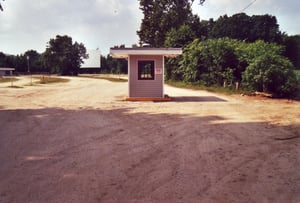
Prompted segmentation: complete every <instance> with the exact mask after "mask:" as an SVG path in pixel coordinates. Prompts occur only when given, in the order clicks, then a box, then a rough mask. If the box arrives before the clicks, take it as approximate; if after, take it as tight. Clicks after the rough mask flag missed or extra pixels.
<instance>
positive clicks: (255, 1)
mask: <svg viewBox="0 0 300 203" xmlns="http://www.w3.org/2000/svg"><path fill="white" fill-rule="evenodd" d="M256 1H257V0H254V1H252V2H251V3H250V4H249V5H247V6H246V7H245V8H244V9H242V10H241V13H242V12H244V11H245V10H246V9H248V8H249V7H250V6H252V5H253V4H254V3H255V2H256Z"/></svg>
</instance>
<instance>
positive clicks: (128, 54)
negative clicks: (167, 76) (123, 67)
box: [110, 47, 182, 101]
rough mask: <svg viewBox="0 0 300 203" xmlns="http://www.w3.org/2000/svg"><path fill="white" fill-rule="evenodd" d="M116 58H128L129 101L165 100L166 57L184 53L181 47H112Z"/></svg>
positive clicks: (111, 52)
mask: <svg viewBox="0 0 300 203" xmlns="http://www.w3.org/2000/svg"><path fill="white" fill-rule="evenodd" d="M110 54H111V56H112V57H114V58H127V59H128V86H129V93H128V98H127V99H126V100H129V101H148V100H149V101H164V100H169V99H170V98H168V97H165V93H164V65H165V61H164V59H165V57H176V56H178V55H180V54H182V49H180V48H144V47H140V48H111V49H110Z"/></svg>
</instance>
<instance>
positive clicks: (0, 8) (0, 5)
mask: <svg viewBox="0 0 300 203" xmlns="http://www.w3.org/2000/svg"><path fill="white" fill-rule="evenodd" d="M3 1H4V0H3ZM0 10H1V11H3V7H2V4H1V3H0Z"/></svg>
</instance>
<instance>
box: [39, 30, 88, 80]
mask: <svg viewBox="0 0 300 203" xmlns="http://www.w3.org/2000/svg"><path fill="white" fill-rule="evenodd" d="M87 57H88V56H87V54H86V48H85V46H84V45H83V44H82V43H78V42H75V43H73V41H72V38H71V37H69V36H67V35H65V36H60V35H57V36H56V38H55V39H50V41H49V42H48V45H47V48H46V51H45V53H44V60H45V66H46V67H48V68H50V69H51V72H52V73H59V74H62V75H77V74H78V73H79V68H80V65H81V64H82V63H83V59H84V58H87Z"/></svg>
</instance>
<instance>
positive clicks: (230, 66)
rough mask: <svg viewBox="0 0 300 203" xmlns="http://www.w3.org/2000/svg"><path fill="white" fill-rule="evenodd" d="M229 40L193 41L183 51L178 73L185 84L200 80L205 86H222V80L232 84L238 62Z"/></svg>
mask: <svg viewBox="0 0 300 203" xmlns="http://www.w3.org/2000/svg"><path fill="white" fill-rule="evenodd" d="M237 43H238V42H237V41H236V40H232V39H229V38H220V39H216V40H213V39H209V40H205V41H200V40H199V39H196V40H194V41H193V42H192V43H191V44H189V45H188V46H187V47H186V49H185V50H184V54H183V60H182V61H181V62H180V66H179V71H180V72H181V73H182V74H183V80H184V81H186V82H195V81H198V80H201V81H202V82H203V83H204V84H205V85H207V86H210V85H222V84H223V81H224V80H227V81H229V82H230V83H232V82H233V81H234V80H236V79H238V78H236V76H237V75H236V73H235V68H236V67H237V64H238V61H237V56H236V54H235V50H234V45H235V44H237Z"/></svg>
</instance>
